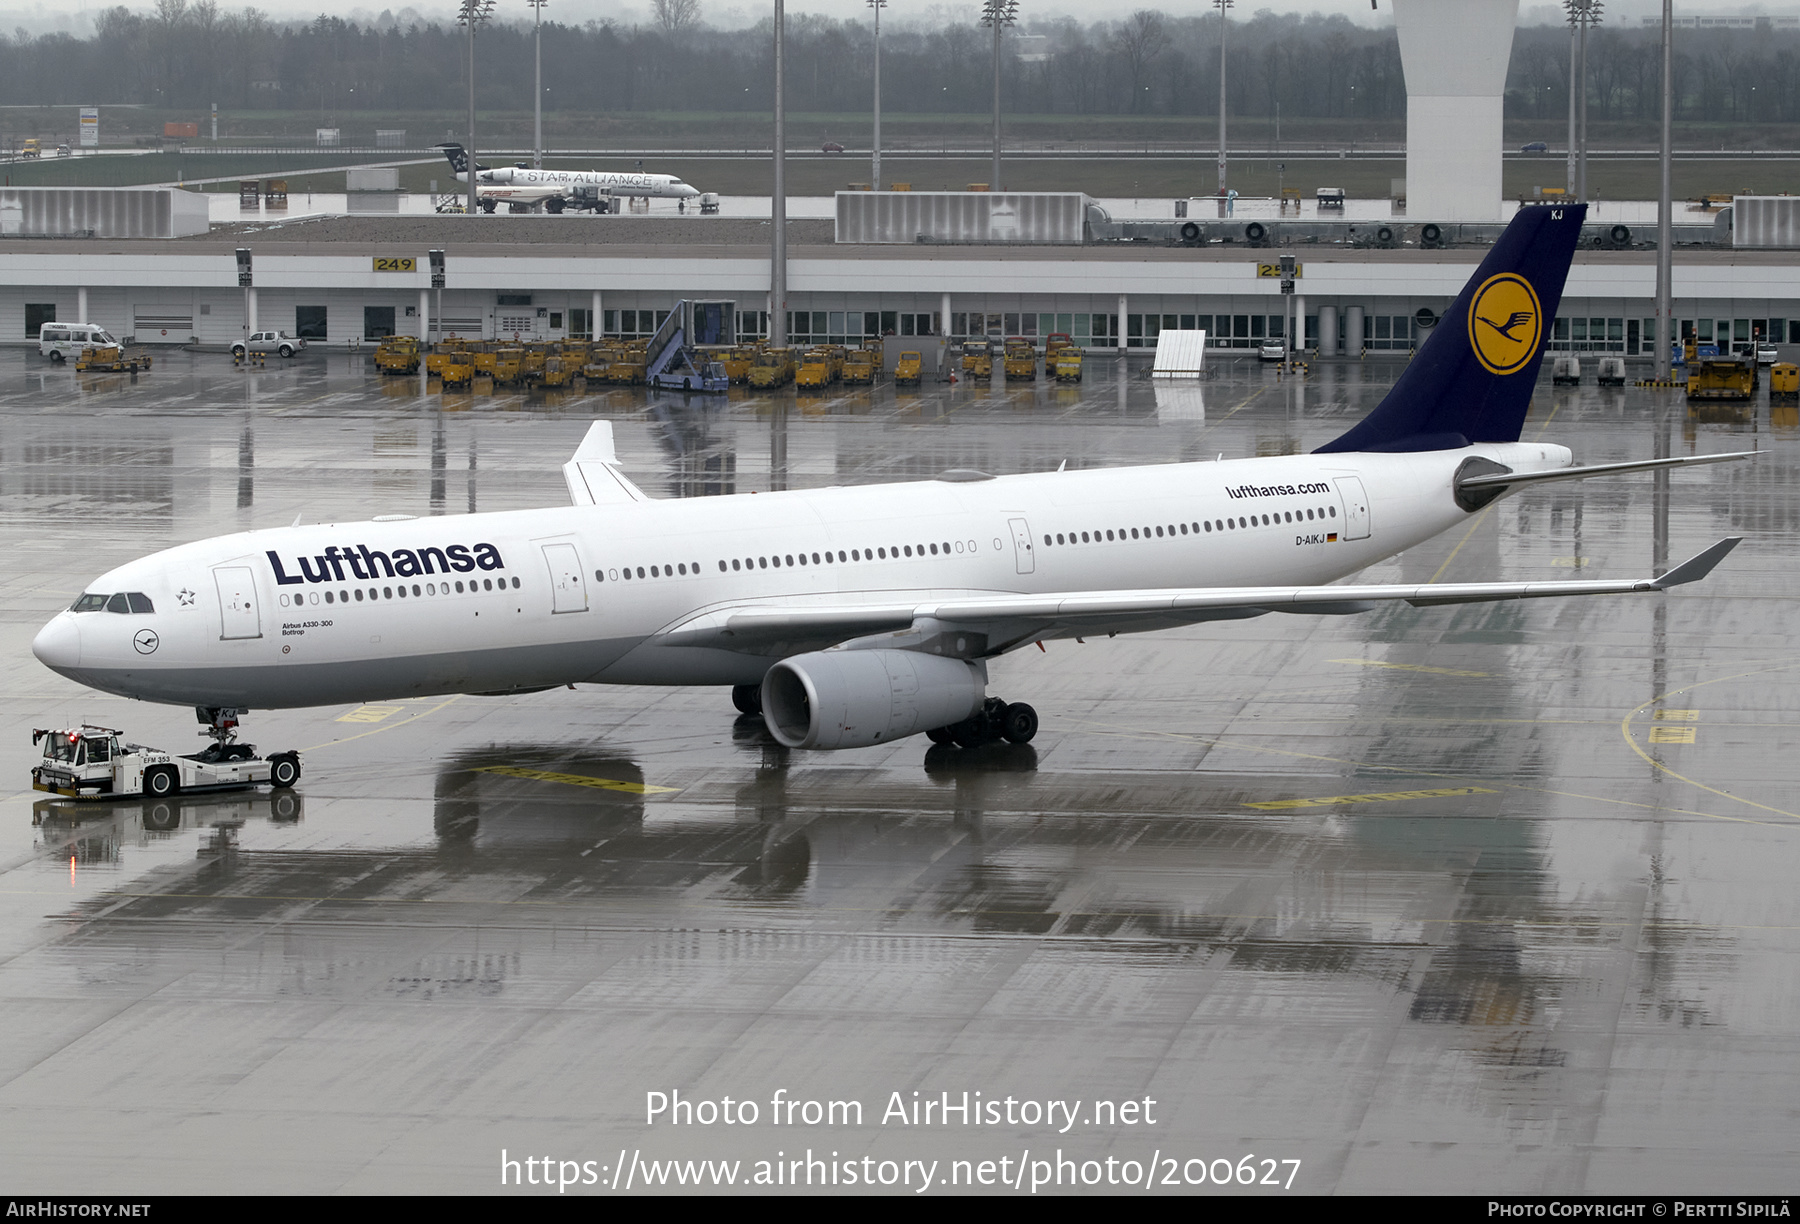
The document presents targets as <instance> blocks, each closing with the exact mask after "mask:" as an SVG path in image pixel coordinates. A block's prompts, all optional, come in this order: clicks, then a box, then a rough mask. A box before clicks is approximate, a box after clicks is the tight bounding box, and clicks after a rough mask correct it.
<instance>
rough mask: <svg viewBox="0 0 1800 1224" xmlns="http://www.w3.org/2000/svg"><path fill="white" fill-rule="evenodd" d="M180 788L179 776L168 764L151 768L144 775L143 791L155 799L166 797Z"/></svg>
mask: <svg viewBox="0 0 1800 1224" xmlns="http://www.w3.org/2000/svg"><path fill="white" fill-rule="evenodd" d="M180 789H181V778H180V775H179V774H177V773H176V772H175V770H174V769H173V768H172V767H171V766H168V765H162V766H159V767H157V768H156V769H152V770H151V771H150V772H149V773H147V774H145V775H144V793H145V794H146V795H150V796H153V797H154V798H157V799H167V798H168V797H169V796H170V795H173V794H174V793H175V792H176V791H178V790H180Z"/></svg>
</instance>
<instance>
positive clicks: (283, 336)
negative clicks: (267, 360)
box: [231, 331, 306, 357]
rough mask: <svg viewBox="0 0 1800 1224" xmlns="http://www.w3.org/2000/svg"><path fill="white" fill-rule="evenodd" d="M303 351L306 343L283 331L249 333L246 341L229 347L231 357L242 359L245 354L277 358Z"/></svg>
mask: <svg viewBox="0 0 1800 1224" xmlns="http://www.w3.org/2000/svg"><path fill="white" fill-rule="evenodd" d="M305 351H306V341H304V340H302V339H301V338H300V337H298V336H290V335H288V334H287V333H286V332H283V331H259V332H251V333H250V335H249V337H248V338H247V339H244V340H239V341H238V342H237V343H236V344H234V345H232V346H231V355H232V356H233V357H242V356H244V355H245V354H246V353H274V354H275V355H276V356H277V357H292V356H294V355H295V354H296V353H303V352H305Z"/></svg>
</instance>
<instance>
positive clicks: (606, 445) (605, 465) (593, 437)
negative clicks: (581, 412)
mask: <svg viewBox="0 0 1800 1224" xmlns="http://www.w3.org/2000/svg"><path fill="white" fill-rule="evenodd" d="M563 480H564V481H565V482H566V483H567V484H568V486H569V500H570V501H571V502H572V503H574V504H575V505H577V506H606V505H616V504H618V503H620V502H641V501H649V500H650V499H649V498H648V497H647V496H645V494H644V491H643V490H642V489H640V488H638V487H637V486H636V485H634V484H632V483H631V481H630V480H628V479H626V477H625V473H624V472H622V471H620V470H619V456H618V452H617V451H616V450H615V449H614V448H613V427H612V422H611V421H595V422H594V423H593V424H592V425H590V426H588V431H587V436H585V437H584V438H582V439H581V445H580V446H578V447H576V448H575V456H574V458H572V459H570V460H569V461H568V462H567V463H565V464H563Z"/></svg>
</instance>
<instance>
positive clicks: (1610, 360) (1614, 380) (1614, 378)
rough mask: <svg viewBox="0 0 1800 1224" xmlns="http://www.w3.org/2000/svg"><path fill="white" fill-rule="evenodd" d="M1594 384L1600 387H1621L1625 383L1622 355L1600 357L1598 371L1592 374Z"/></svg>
mask: <svg viewBox="0 0 1800 1224" xmlns="http://www.w3.org/2000/svg"><path fill="white" fill-rule="evenodd" d="M1594 384H1595V385H1596V386H1600V387H1623V386H1624V385H1625V359H1624V358H1623V357H1602V358H1601V359H1600V369H1599V372H1598V373H1596V374H1595V375H1594Z"/></svg>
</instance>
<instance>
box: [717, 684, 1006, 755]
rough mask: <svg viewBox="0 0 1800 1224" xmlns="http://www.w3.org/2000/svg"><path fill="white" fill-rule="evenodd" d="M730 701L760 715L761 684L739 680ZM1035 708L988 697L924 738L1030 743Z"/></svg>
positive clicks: (965, 744)
mask: <svg viewBox="0 0 1800 1224" xmlns="http://www.w3.org/2000/svg"><path fill="white" fill-rule="evenodd" d="M731 704H732V705H734V706H736V707H737V711H738V713H740V714H749V715H757V716H760V715H761V714H762V712H763V707H762V685H760V684H738V685H733V686H732V689H731ZM1037 730H1038V716H1037V711H1036V710H1034V709H1032V708H1031V707H1030V706H1028V705H1026V704H1025V703H1024V702H1022V701H1014V702H1006V701H1002V700H1001V699H1000V698H998V697H989V698H988V699H987V700H986V701H984V702H982V705H981V708H980V709H979V710H977V711H975V713H974V714H972V715H970V716H969V717H968V718H965V719H963V720H962V721H961V722H958V723H951V724H950V725H949V726H947V727H933V728H932V729H931V730H929V731H927V732H926V733H925V738H927V739H929V740H930V741H931V742H932V743H934V744H955V745H956V746H957V747H959V748H979V747H981V746H982V745H983V744H992V743H996V742H998V741H1000V740H1005V741H1007V742H1008V743H1012V744H1029V743H1030V742H1031V741H1032V738H1033V737H1034V736H1036V735H1037Z"/></svg>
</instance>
